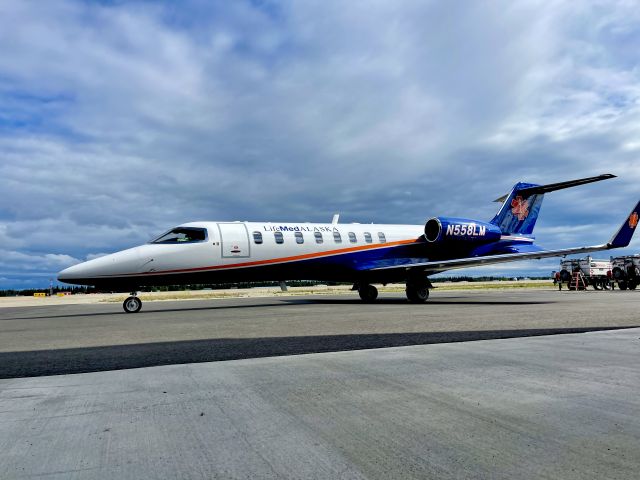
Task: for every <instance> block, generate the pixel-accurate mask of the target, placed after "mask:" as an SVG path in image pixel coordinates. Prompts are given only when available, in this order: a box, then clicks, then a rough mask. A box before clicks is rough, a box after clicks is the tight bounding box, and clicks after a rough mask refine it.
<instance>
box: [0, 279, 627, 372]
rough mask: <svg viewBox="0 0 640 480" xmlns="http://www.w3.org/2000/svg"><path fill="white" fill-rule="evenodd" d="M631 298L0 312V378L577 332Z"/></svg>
mask: <svg viewBox="0 0 640 480" xmlns="http://www.w3.org/2000/svg"><path fill="white" fill-rule="evenodd" d="M639 306H640V295H638V293H637V292H629V291H627V292H620V291H613V292H604V291H587V292H566V291H565V292H558V291H555V290H551V289H549V290H527V291H519V290H518V291H516V290H504V291H500V290H488V291H442V292H440V291H438V290H436V291H434V292H433V293H432V296H431V299H430V300H429V302H427V303H426V304H424V305H412V304H408V303H407V302H406V300H405V299H404V297H403V295H402V294H401V293H394V294H383V295H381V298H380V299H379V301H378V302H376V303H375V304H363V303H362V302H360V301H359V299H358V298H357V294H355V293H354V294H353V295H336V296H322V295H313V296H289V297H270V298H237V299H224V300H206V301H163V302H145V304H144V306H143V310H142V311H141V312H140V313H138V314H133V315H127V314H125V313H123V312H122V309H121V306H120V304H118V303H103V304H95V305H68V306H59V307H22V308H3V309H0V378H16V377H32V376H42V375H60V374H69V373H83V372H95V371H105V370H118V369H127V368H138V367H149V366H157V365H172V364H183V363H194V362H211V361H220V360H234V359H245V358H259V357H269V356H283V355H296V354H304V353H318V352H333V351H348V350H360V349H370V348H382V347H400V346H408V345H421V344H431V343H450V342H460V341H472V340H487V339H498V338H513V337H527V336H539V335H553V334H566V333H581V332H588V331H598V330H611V329H616V328H628V327H636V326H639V325H640V318H639V317H640V315H639V311H640V308H639Z"/></svg>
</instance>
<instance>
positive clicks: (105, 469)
mask: <svg viewBox="0 0 640 480" xmlns="http://www.w3.org/2000/svg"><path fill="white" fill-rule="evenodd" d="M639 352H640V329H637V328H636V329H629V330H617V331H613V332H610V331H608V332H590V333H583V334H572V335H553V336H542V337H530V338H515V339H503V340H488V341H476V342H463V343H452V344H439V345H419V346H413V347H395V348H385V349H376V350H362V351H353V352H334V353H323V354H310V355H297V356H286V357H271V358H258V359H247V360H236V361H229V362H210V363H197V364H185V365H171V366H162V367H150V368H143V369H129V370H119V371H112V372H94V373H86V374H77V375H63V376H51V377H35V378H15V379H5V380H0V478H3V479H14V478H32V479H35V478H51V479H95V478H100V479H102V478H104V479H112V478H118V479H139V478H198V479H199V478H202V479H209V478H225V479H248V478H292V479H293V478H296V479H297V478H326V479H334V478H344V479H347V478H348V479H354V478H369V479H385V480H386V479H389V478H421V479H425V478H431V479H439V480H443V479H461V478H469V479H477V478H492V479H513V478H562V479H581V480H584V479H597V480H601V479H603V478H607V479H637V478H638V472H639V471H640V455H639V452H640V417H639V416H638V412H639V411H640V363H639V362H638V354H639Z"/></svg>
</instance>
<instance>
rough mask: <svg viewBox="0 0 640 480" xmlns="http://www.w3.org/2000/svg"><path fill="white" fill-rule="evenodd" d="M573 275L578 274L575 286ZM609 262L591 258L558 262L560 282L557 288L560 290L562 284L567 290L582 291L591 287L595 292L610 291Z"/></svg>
mask: <svg viewBox="0 0 640 480" xmlns="http://www.w3.org/2000/svg"><path fill="white" fill-rule="evenodd" d="M574 273H578V282H577V285H576V283H575V282H574V279H573V277H574ZM611 275H612V273H611V262H610V261H609V260H594V259H593V258H591V256H587V257H586V258H568V259H565V260H561V261H560V282H559V285H558V287H559V288H560V290H562V284H563V283H566V284H567V288H568V289H569V290H575V289H576V288H577V289H579V290H582V289H584V288H586V287H587V285H591V286H592V287H593V288H594V289H595V290H602V289H605V290H610V289H611V288H612V286H613V284H612V282H611Z"/></svg>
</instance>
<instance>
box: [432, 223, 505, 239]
mask: <svg viewBox="0 0 640 480" xmlns="http://www.w3.org/2000/svg"><path fill="white" fill-rule="evenodd" d="M501 236H502V232H501V231H500V227H498V226H496V225H493V224H491V223H485V222H478V221H476V220H469V219H467V218H452V217H433V218H431V219H429V220H427V223H426V224H425V226H424V238H425V239H426V240H427V242H431V243H434V242H435V243H442V242H445V241H446V242H472V243H477V244H482V243H490V242H495V241H497V240H499V239H500V237H501Z"/></svg>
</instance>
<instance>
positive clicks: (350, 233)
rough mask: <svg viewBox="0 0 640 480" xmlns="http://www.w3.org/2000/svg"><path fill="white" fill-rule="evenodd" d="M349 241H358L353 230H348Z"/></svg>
mask: <svg viewBox="0 0 640 480" xmlns="http://www.w3.org/2000/svg"><path fill="white" fill-rule="evenodd" d="M349 241H350V242H351V243H356V242H357V241H358V239H357V238H356V234H355V233H353V232H349Z"/></svg>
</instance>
